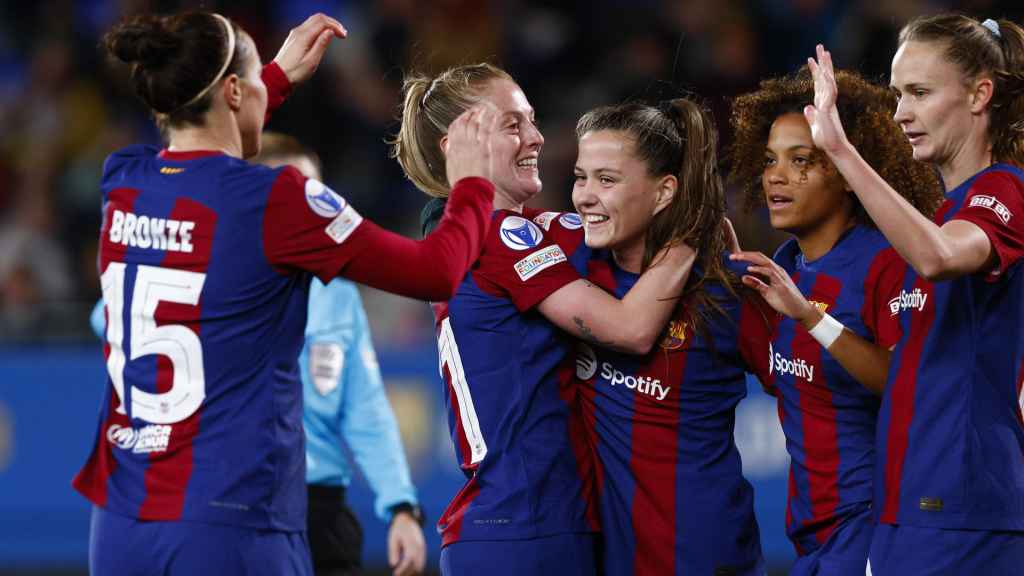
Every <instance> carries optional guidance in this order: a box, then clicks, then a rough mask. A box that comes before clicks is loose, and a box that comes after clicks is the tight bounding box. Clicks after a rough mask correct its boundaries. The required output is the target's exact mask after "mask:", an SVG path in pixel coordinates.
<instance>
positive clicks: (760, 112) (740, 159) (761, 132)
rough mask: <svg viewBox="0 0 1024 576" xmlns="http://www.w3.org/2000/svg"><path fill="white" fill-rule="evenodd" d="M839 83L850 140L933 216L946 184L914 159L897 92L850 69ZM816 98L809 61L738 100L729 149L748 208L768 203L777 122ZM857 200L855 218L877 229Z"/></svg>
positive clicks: (732, 178)
mask: <svg viewBox="0 0 1024 576" xmlns="http://www.w3.org/2000/svg"><path fill="white" fill-rule="evenodd" d="M836 85H837V86H838V88H839V96H838V99H837V100H836V108H837V109H838V110H839V119H840V120H841V121H842V123H843V126H844V127H845V129H846V135H847V138H848V139H849V140H850V143H851V144H853V146H854V147H855V148H856V149H857V151H858V152H859V153H860V154H861V156H863V157H864V160H865V161H867V163H868V164H870V165H871V167H872V168H874V170H875V171H876V172H878V174H879V175H880V176H881V177H882V178H883V179H884V180H885V181H886V182H888V183H889V185H890V186H892V187H893V188H894V189H895V190H896V191H897V192H898V193H899V194H900V195H902V196H903V197H904V198H906V199H907V201H908V202H910V203H911V204H912V205H913V206H914V207H915V208H917V209H918V210H919V211H920V212H921V213H922V214H924V215H926V216H928V217H931V216H932V215H933V214H934V213H935V210H936V209H937V208H938V207H939V205H940V204H942V201H943V194H942V186H941V184H940V183H939V179H938V175H937V174H936V173H935V170H934V169H933V168H932V167H931V166H929V165H928V164H925V163H922V162H918V161H916V160H914V158H913V151H912V149H911V146H910V143H909V142H908V141H907V139H906V137H904V135H903V133H902V132H901V130H900V128H899V126H898V125H897V124H896V122H894V121H893V120H892V116H893V113H894V112H895V109H896V101H895V98H894V97H893V95H892V93H891V92H890V91H889V90H888V89H886V88H883V87H882V86H879V85H877V84H874V83H872V82H869V81H868V80H866V79H864V78H863V77H862V76H860V75H859V74H857V73H855V72H851V71H848V70H837V71H836ZM813 103H814V80H813V78H811V75H810V71H809V70H808V69H807V67H806V66H804V67H803V68H801V69H800V70H799V71H797V72H796V73H795V74H792V75H789V76H784V77H781V78H772V79H769V80H763V81H762V82H761V84H760V86H759V87H758V90H757V91H756V92H751V93H749V94H744V95H742V96H739V97H737V98H736V99H735V100H734V101H733V103H732V116H731V117H730V123H731V125H732V129H733V134H734V140H733V144H732V146H731V148H730V150H729V156H730V159H731V161H732V162H731V165H732V168H731V170H730V172H729V176H728V181H729V183H731V184H735V185H737V186H739V187H740V189H741V190H742V195H743V199H744V205H745V207H746V209H747V210H748V211H751V210H754V209H757V208H759V207H761V206H764V204H765V199H764V190H763V187H762V181H761V177H762V175H763V174H764V165H765V148H766V147H767V144H768V134H769V132H770V131H771V127H772V124H773V123H774V122H775V120H776V118H778V117H779V116H782V115H784V114H788V113H797V114H800V115H803V109H804V106H807V105H808V104H813ZM813 161H814V162H821V163H823V165H824V166H825V167H826V169H828V170H832V171H834V170H835V167H834V166H833V165H832V163H831V162H830V161H829V159H828V157H827V156H826V155H825V154H824V153H819V154H816V155H815V158H814V159H813ZM853 200H854V203H855V205H854V218H855V219H856V220H857V222H858V223H859V224H864V225H866V226H870V227H872V228H874V227H875V224H874V222H872V221H871V218H870V217H869V216H868V214H867V212H866V211H865V210H864V208H863V207H862V206H861V205H860V202H859V201H858V200H857V198H856V196H854V198H853Z"/></svg>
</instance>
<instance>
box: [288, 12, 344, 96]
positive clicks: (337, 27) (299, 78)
mask: <svg viewBox="0 0 1024 576" xmlns="http://www.w3.org/2000/svg"><path fill="white" fill-rule="evenodd" d="M346 36H348V30H345V27H344V26H342V25H341V22H338V21H337V20H335V19H334V18H331V17H330V16H327V15H326V14H321V13H317V14H313V15H312V16H310V17H309V18H306V21H305V22H303V23H302V24H299V25H298V26H296V27H295V28H292V29H291V31H290V32H288V37H287V38H285V40H284V44H282V45H281V49H280V50H278V52H277V56H275V57H274V62H276V63H277V65H278V66H280V67H281V71H283V72H284V75H285V76H287V77H288V81H289V82H291V83H292V84H293V85H294V84H299V83H301V82H305V81H306V80H308V79H309V78H310V77H312V76H313V73H314V72H316V69H317V67H318V66H320V61H321V60H322V59H323V57H324V53H326V52H327V46H328V45H329V44H330V43H331V39H333V38H335V37H338V38H345V37H346Z"/></svg>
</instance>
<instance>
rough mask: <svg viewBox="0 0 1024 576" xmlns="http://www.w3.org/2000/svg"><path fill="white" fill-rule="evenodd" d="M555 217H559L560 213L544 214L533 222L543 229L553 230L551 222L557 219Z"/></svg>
mask: <svg viewBox="0 0 1024 576" xmlns="http://www.w3.org/2000/svg"><path fill="white" fill-rule="evenodd" d="M555 216H558V212H544V213H543V214H541V215H539V216H537V217H536V218H534V219H533V221H534V222H536V223H537V225H538V226H540V227H541V228H543V229H545V230H551V221H552V220H554V219H555Z"/></svg>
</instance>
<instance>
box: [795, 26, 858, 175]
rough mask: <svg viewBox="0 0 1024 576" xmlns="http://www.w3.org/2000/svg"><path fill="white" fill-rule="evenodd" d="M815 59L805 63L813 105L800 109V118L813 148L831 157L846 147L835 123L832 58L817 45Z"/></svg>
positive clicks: (838, 125)
mask: <svg viewBox="0 0 1024 576" xmlns="http://www.w3.org/2000/svg"><path fill="white" fill-rule="evenodd" d="M817 52H818V58H817V60H815V59H814V58H808V59H807V66H808V67H809V68H810V69H811V76H812V77H813V78H814V104H813V105H808V106H805V107H804V118H806V119H807V124H808V125H810V127H811V138H813V139H814V145H815V146H817V147H818V148H820V149H822V150H824V151H825V153H826V154H828V155H830V156H832V155H834V154H835V153H837V152H839V151H840V150H841V149H842V148H843V147H844V146H846V145H847V144H848V141H847V139H846V132H845V131H844V130H843V123H842V122H841V121H840V120H839V109H838V108H836V99H837V98H838V96H839V88H838V87H837V86H836V74H835V70H834V69H833V67H832V54H831V53H830V52H829V51H828V50H825V47H824V46H822V45H821V44H818V47H817Z"/></svg>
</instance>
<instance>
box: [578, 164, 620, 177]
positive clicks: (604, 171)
mask: <svg viewBox="0 0 1024 576" xmlns="http://www.w3.org/2000/svg"><path fill="white" fill-rule="evenodd" d="M573 171H575V172H586V170H584V169H583V168H580V166H579V164H577V165H575V166H573ZM594 172H597V173H598V174H618V175H622V171H621V170H618V169H616V168H604V167H602V168H598V169H597V170H594Z"/></svg>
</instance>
